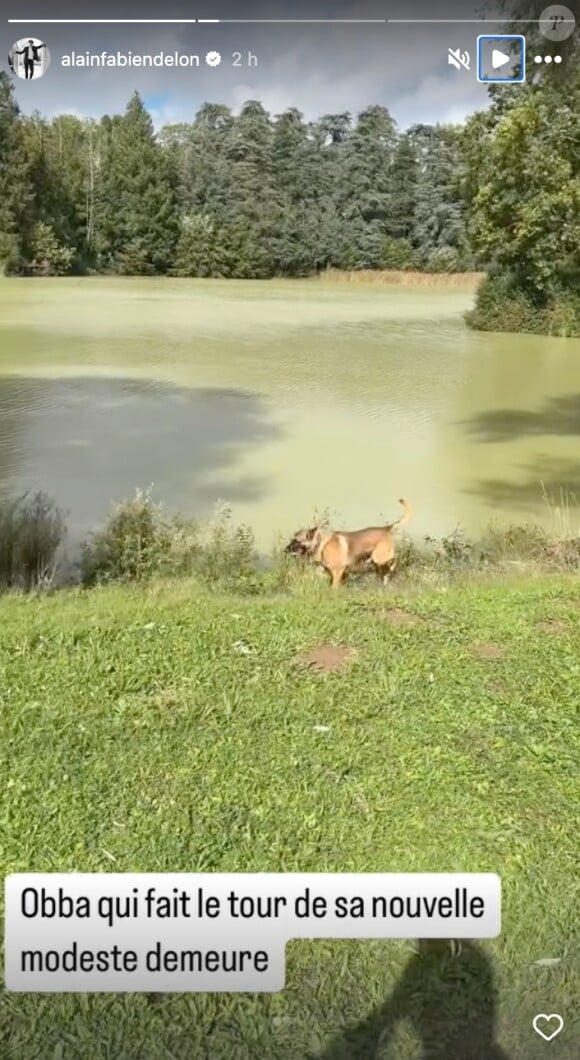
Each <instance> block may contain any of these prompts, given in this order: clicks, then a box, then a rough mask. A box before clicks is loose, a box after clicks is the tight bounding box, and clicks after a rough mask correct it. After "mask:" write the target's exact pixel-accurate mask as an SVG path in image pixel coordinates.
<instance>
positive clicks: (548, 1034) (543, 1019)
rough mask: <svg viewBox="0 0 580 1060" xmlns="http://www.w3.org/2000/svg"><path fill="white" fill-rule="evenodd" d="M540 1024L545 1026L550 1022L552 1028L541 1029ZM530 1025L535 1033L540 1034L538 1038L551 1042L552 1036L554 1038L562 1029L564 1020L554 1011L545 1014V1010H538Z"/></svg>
mask: <svg viewBox="0 0 580 1060" xmlns="http://www.w3.org/2000/svg"><path fill="white" fill-rule="evenodd" d="M540 1024H543V1025H544V1026H545V1027H548V1026H549V1025H550V1024H552V1028H553V1029H552V1030H542V1028H541V1026H540ZM532 1026H533V1028H534V1030H535V1032H536V1034H539V1035H540V1038H545V1040H546V1041H547V1042H551V1041H552V1038H555V1037H556V1036H557V1035H558V1034H559V1033H560V1031H561V1030H562V1027H563V1026H564V1020H563V1019H562V1017H561V1016H558V1014H557V1013H556V1012H552V1013H551V1015H550V1016H546V1014H545V1012H540V1014H539V1015H538V1016H536V1017H535V1018H534V1019H533V1021H532Z"/></svg>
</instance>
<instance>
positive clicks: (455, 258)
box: [425, 247, 464, 273]
mask: <svg viewBox="0 0 580 1060" xmlns="http://www.w3.org/2000/svg"><path fill="white" fill-rule="evenodd" d="M463 267H464V266H463V262H462V260H461V258H460V255H459V251H458V250H456V249H455V247H438V248H437V250H433V251H432V252H431V253H430V254H429V255H428V257H427V260H426V261H425V271H426V272H450V273H453V272H461V271H462V269H463Z"/></svg>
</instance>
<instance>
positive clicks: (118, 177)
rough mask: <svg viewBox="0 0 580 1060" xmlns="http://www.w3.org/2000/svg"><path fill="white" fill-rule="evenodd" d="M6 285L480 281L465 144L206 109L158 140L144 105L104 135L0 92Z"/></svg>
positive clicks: (372, 115)
mask: <svg viewBox="0 0 580 1060" xmlns="http://www.w3.org/2000/svg"><path fill="white" fill-rule="evenodd" d="M0 92H1V102H0V107H1V113H2V118H1V119H0V120H1V123H2V125H1V132H0V136H1V137H2V139H1V140H0V144H1V145H2V148H1V149H2V155H3V157H4V158H5V160H6V162H5V163H4V164H3V168H4V166H5V172H4V173H3V181H2V183H3V184H4V189H5V196H4V197H3V202H4V205H3V208H2V209H3V215H4V216H3V218H2V220H3V222H4V223H3V225H2V229H3V232H4V236H3V245H2V247H1V248H0V255H1V260H2V264H3V268H4V271H5V272H6V271H9V272H24V273H33V274H39V273H40V274H51V273H52V274H55V273H56V274H59V273H62V272H65V271H70V270H72V271H74V272H80V273H82V272H86V271H97V272H109V273H120V274H133V275H153V274H166V273H172V274H174V275H178V276H221V277H238V278H240V277H241V278H266V277H271V276H276V275H281V276H307V275H309V274H311V273H313V272H316V271H318V270H320V269H324V268H327V267H334V268H338V269H385V268H395V269H396V268H425V269H433V270H450V271H453V270H455V269H458V268H469V267H470V266H471V264H472V258H471V254H470V250H469V246H468V241H467V236H466V228H465V220H466V213H465V204H464V202H463V200H462V196H461V192H460V182H461V171H462V163H461V157H460V139H461V135H460V131H459V130H458V129H455V128H453V127H445V126H437V127H433V126H428V125H416V126H414V127H413V128H412V129H409V130H408V131H406V132H404V133H402V134H401V133H399V132H398V131H397V128H396V125H395V122H394V121H393V119H392V117H391V115H390V114H389V111H388V110H387V108H386V107H382V106H378V105H375V106H370V107H368V108H367V109H366V110H364V111H362V113H360V114H359V115H358V116H357V117H356V118H355V119H353V118H352V117H351V115H349V114H346V113H342V114H329V115H325V116H323V117H321V118H320V119H319V120H318V121H315V122H306V121H305V120H304V118H303V116H302V115H301V114H300V112H299V111H297V110H296V109H294V108H290V109H289V110H287V111H285V112H284V113H283V114H281V115H278V116H276V117H273V116H271V115H270V114H268V113H267V111H266V110H265V109H264V107H263V106H262V104H261V103H259V102H257V101H255V100H250V101H248V102H247V103H246V104H245V105H244V106H243V107H242V108H241V110H240V113H239V114H237V115H234V114H232V112H231V111H230V110H229V109H228V108H227V107H225V106H223V105H220V104H212V103H206V104H204V105H203V106H202V107H201V108H200V109H199V111H198V112H197V114H196V115H195V117H194V120H193V121H192V122H190V123H185V122H184V123H181V124H179V125H168V126H166V127H165V128H163V129H162V130H161V131H160V132H159V133H158V134H157V135H156V134H155V132H154V129H153V125H152V122H151V118H150V116H149V114H148V113H147V110H146V107H145V106H144V104H143V101H142V100H141V99H140V97H139V95H138V94H137V93H135V95H133V97H132V98H131V99H130V101H129V103H128V105H127V108H126V111H125V113H124V114H123V115H115V116H113V117H109V116H105V117H103V118H102V119H101V120H100V121H91V120H81V119H79V118H76V117H72V116H70V115H62V116H59V117H56V118H53V119H52V120H50V121H48V120H45V119H43V118H42V117H40V115H35V116H33V117H30V118H25V117H23V116H21V115H19V114H18V111H17V108H16V106H15V103H14V100H13V97H12V91H11V85H10V83H9V82H8V79H7V78H6V77H4V76H3V77H2V81H1V83H0Z"/></svg>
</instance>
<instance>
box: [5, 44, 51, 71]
mask: <svg viewBox="0 0 580 1060" xmlns="http://www.w3.org/2000/svg"><path fill="white" fill-rule="evenodd" d="M8 65H9V67H10V69H11V71H12V73H13V74H14V76H15V77H21V78H22V80H23V81H34V80H35V79H36V78H38V77H43V76H44V74H45V73H46V71H47V70H48V68H49V66H50V52H49V50H48V48H47V46H46V44H45V43H44V41H41V40H38V38H37V37H23V38H22V40H17V41H16V43H15V44H13V45H12V47H11V49H10V51H9V52H8Z"/></svg>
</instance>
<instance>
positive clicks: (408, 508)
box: [391, 497, 413, 530]
mask: <svg viewBox="0 0 580 1060" xmlns="http://www.w3.org/2000/svg"><path fill="white" fill-rule="evenodd" d="M399 504H401V505H402V506H403V514H402V516H401V518H400V519H396V520H395V522H394V523H391V530H394V529H395V527H397V526H404V525H405V523H408V522H409V519H410V518H411V516H412V514H413V507H412V505H411V503H410V502H409V501H406V500H405V499H404V498H403V497H401V498H400V499H399Z"/></svg>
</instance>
